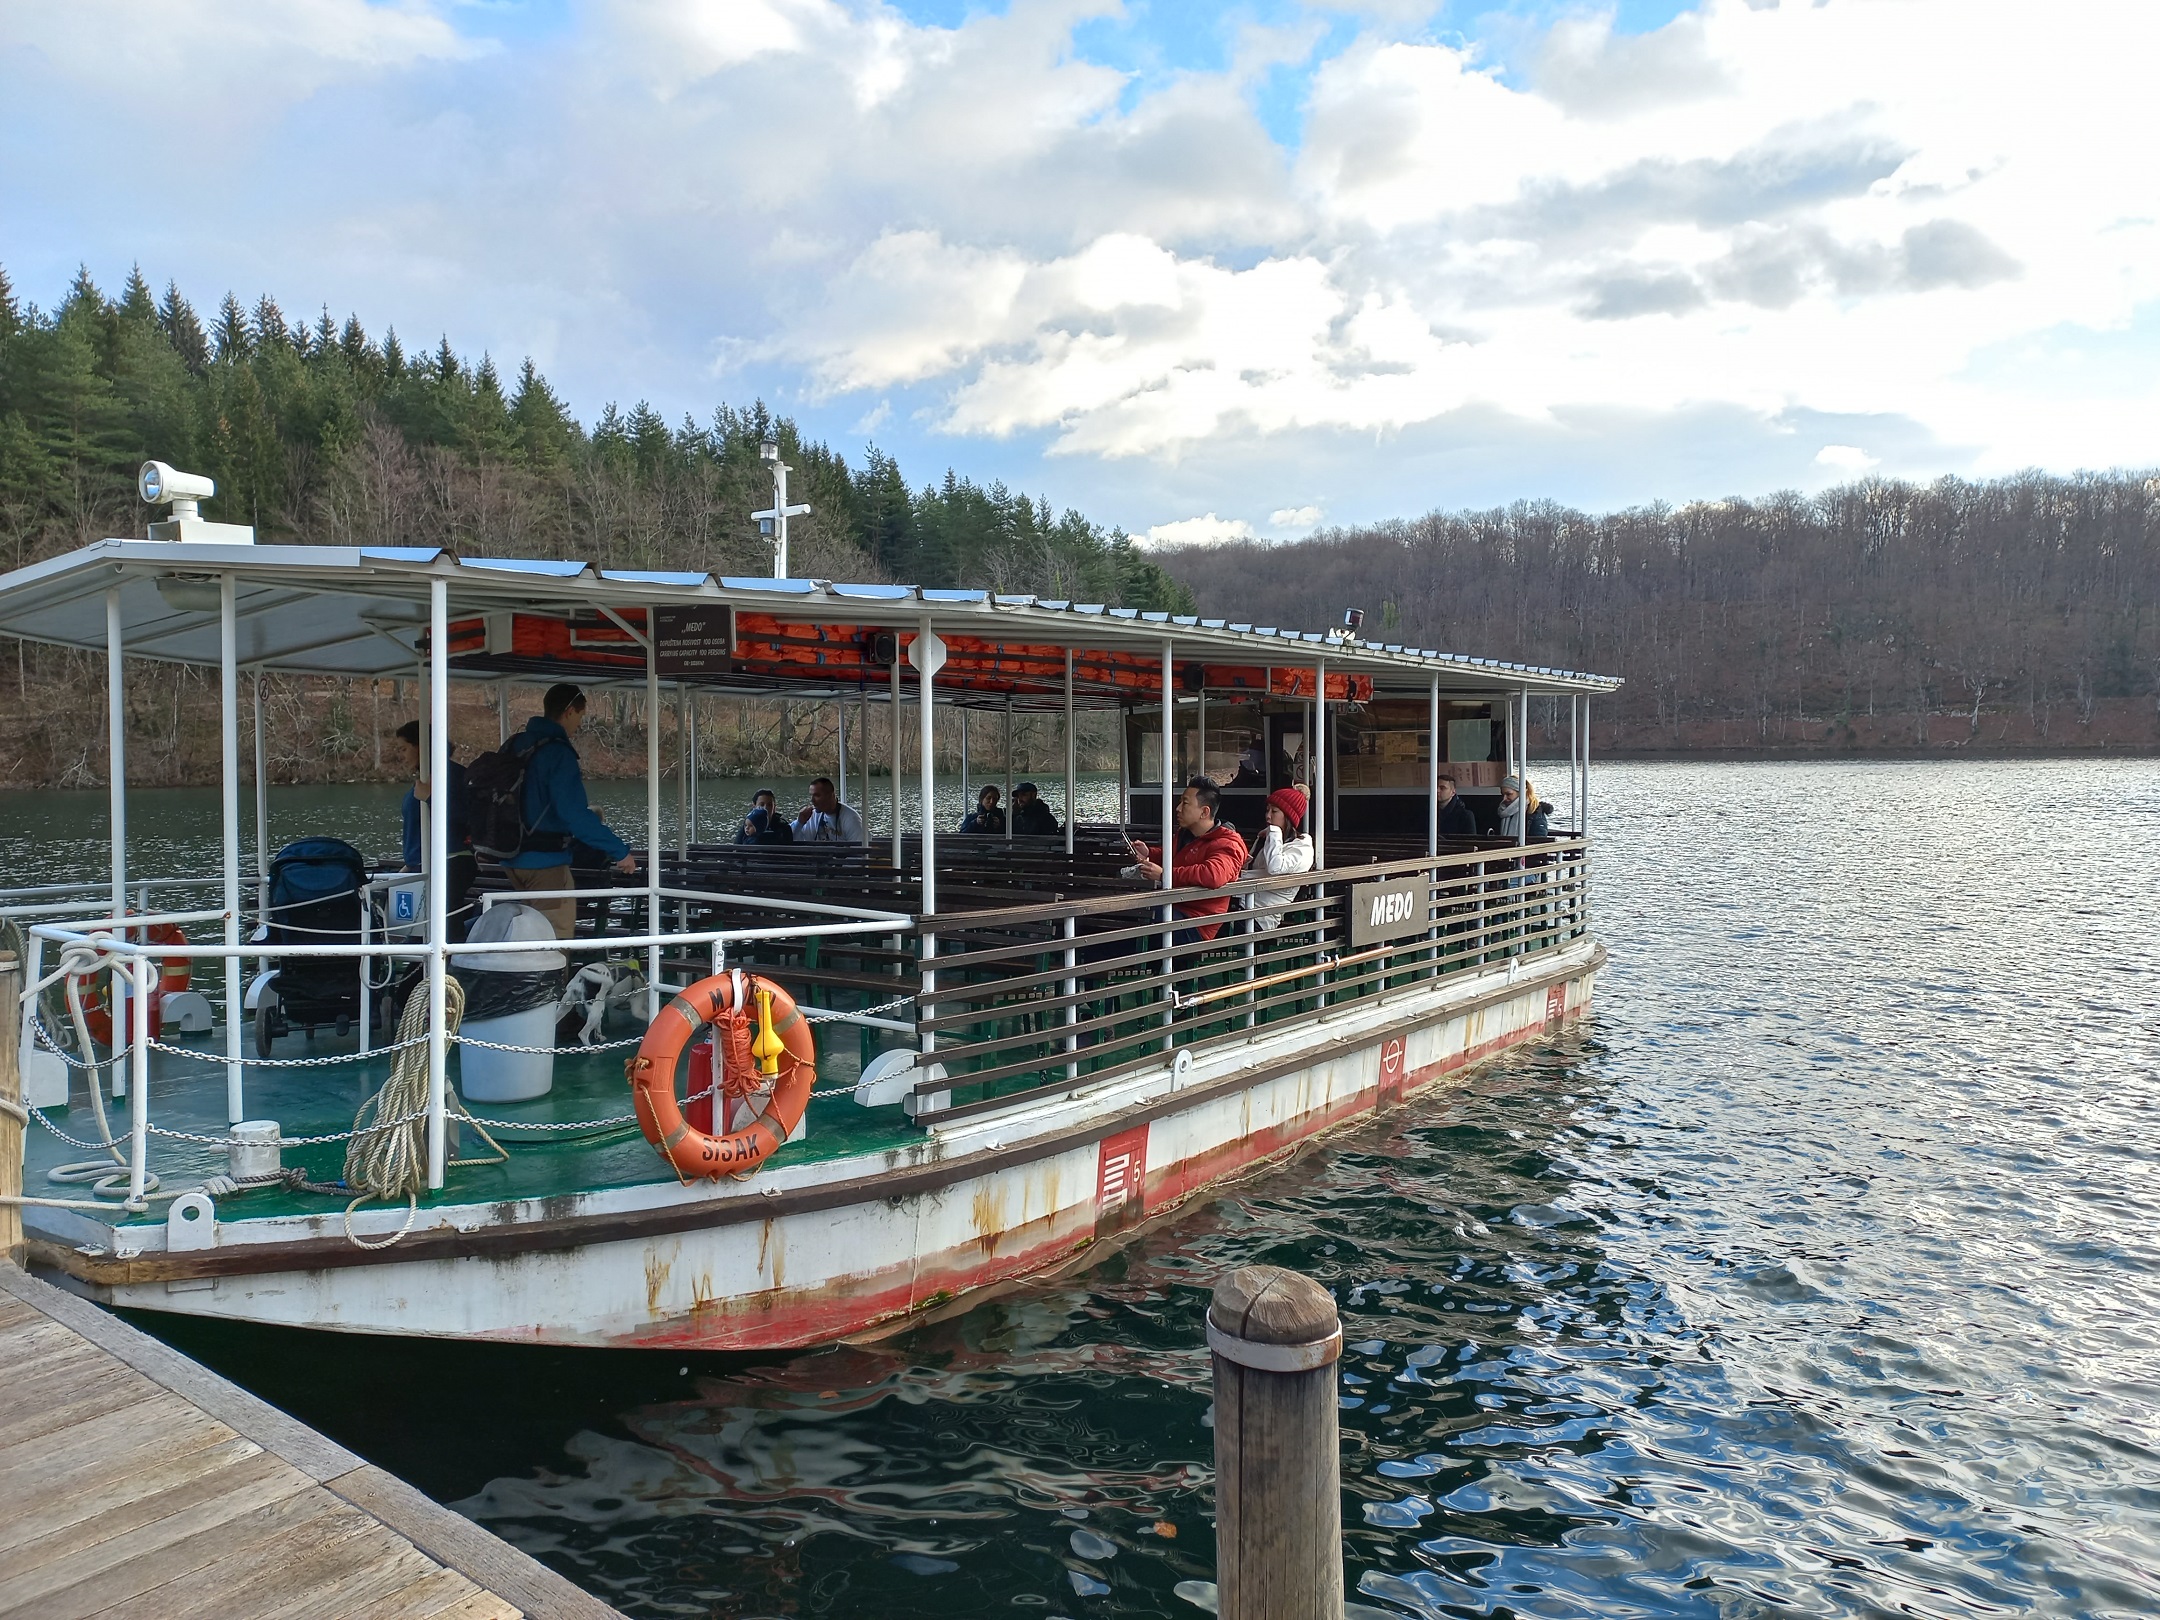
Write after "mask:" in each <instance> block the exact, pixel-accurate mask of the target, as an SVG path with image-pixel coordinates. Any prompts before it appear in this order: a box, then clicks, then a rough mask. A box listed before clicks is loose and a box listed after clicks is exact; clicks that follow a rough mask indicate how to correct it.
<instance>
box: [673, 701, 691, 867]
mask: <svg viewBox="0 0 2160 1620" xmlns="http://www.w3.org/2000/svg"><path fill="white" fill-rule="evenodd" d="M675 753H676V755H677V759H676V766H675V858H676V859H677V860H679V861H688V860H689V859H690V699H689V696H688V693H687V691H686V689H685V688H684V686H683V683H682V682H681V681H677V682H676V683H675Z"/></svg>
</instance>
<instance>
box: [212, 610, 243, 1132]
mask: <svg viewBox="0 0 2160 1620" xmlns="http://www.w3.org/2000/svg"><path fill="white" fill-rule="evenodd" d="M218 754H219V787H220V788H221V790H222V792H221V795H220V802H219V811H220V820H221V827H222V831H223V835H224V846H225V847H224V852H223V853H224V866H225V952H226V954H225V958H224V962H225V1117H226V1120H227V1122H228V1123H230V1124H234V1125H237V1124H239V1123H240V1121H241V1120H243V1119H245V1118H247V1112H246V1109H245V1103H246V1098H245V1095H244V1093H243V1088H242V1085H241V1078H240V1016H241V1013H242V1011H243V1010H244V1009H243V1008H242V1006H241V1000H242V994H243V991H244V990H245V986H244V985H243V983H242V980H243V979H244V978H245V977H246V974H245V973H244V972H243V971H242V968H241V963H240V616H239V611H238V608H237V605H236V602H235V587H234V584H233V577H232V575H230V574H220V575H219V576H218Z"/></svg>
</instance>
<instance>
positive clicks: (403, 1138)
mask: <svg viewBox="0 0 2160 1620" xmlns="http://www.w3.org/2000/svg"><path fill="white" fill-rule="evenodd" d="M427 1004H428V998H427V997H426V996H424V995H422V994H421V993H420V991H419V989H418V988H417V987H416V988H415V989H414V991H413V993H412V994H411V995H409V996H407V997H406V998H405V1012H404V1016H402V1017H401V1018H399V1019H398V1046H399V1048H400V1050H399V1052H398V1055H397V1061H396V1062H394V1063H393V1064H391V1066H390V1078H389V1079H387V1080H385V1081H384V1082H383V1084H382V1089H381V1090H380V1091H378V1092H376V1093H375V1095H374V1096H372V1097H370V1098H368V1100H367V1101H366V1102H364V1103H362V1104H361V1105H360V1111H359V1112H358V1113H357V1114H355V1115H354V1116H353V1138H352V1141H351V1143H350V1144H348V1145H347V1147H346V1149H345V1185H346V1186H348V1187H350V1188H353V1189H354V1190H355V1191H357V1192H358V1193H359V1196H358V1197H357V1198H355V1199H354V1200H353V1201H352V1202H351V1203H349V1204H347V1205H346V1206H345V1236H346V1239H347V1240H348V1241H349V1242H350V1243H351V1244H352V1245H353V1246H354V1247H355V1248H359V1249H387V1248H389V1247H390V1246H391V1245H392V1244H393V1243H396V1242H398V1241H400V1240H401V1239H402V1238H403V1237H404V1236H405V1234H406V1233H407V1232H410V1231H411V1230H412V1229H413V1222H414V1221H415V1220H416V1219H417V1218H418V1217H419V1213H420V1194H421V1191H422V1190H423V1189H424V1188H425V1187H426V1186H427V1173H428V1167H427V1125H426V1119H427V1113H428V1093H429V1089H430V1085H429V1063H428V1057H427V1054H426V1053H424V1052H421V1051H420V1050H418V1047H417V1045H416V1043H415V1037H417V1036H419V1035H421V1034H422V1033H423V1032H424V1031H425V1030H426V1029H427V1016H428V1005H427ZM464 1015H465V989H464V987H463V986H462V985H460V984H459V983H458V982H457V980H456V979H453V978H445V980H444V981H443V1024H444V1032H445V1034H448V1033H449V1032H450V1031H454V1030H455V1029H456V1028H457V1025H458V1020H459V1019H460V1018H462V1017H463V1016H464ZM446 1084H447V1082H446ZM370 1113H373V1115H374V1116H375V1123H374V1124H369V1123H367V1119H368V1115H369V1114H370ZM386 1121H387V1123H386ZM473 1129H474V1130H476V1131H479V1133H480V1136H481V1139H482V1140H483V1141H485V1142H486V1143H487V1145H488V1146H489V1147H491V1148H493V1149H494V1150H495V1156H494V1157H493V1158H492V1159H452V1160H451V1161H450V1163H451V1164H454V1165H463V1164H501V1163H502V1162H503V1161H504V1160H506V1159H508V1158H509V1157H510V1155H509V1154H507V1153H505V1152H504V1151H503V1148H502V1144H501V1143H499V1142H497V1141H496V1140H495V1138H494V1137H492V1136H489V1135H488V1133H487V1130H486V1128H485V1127H484V1126H482V1125H481V1124H480V1123H479V1122H478V1121H477V1120H476V1121H474V1122H473ZM400 1196H402V1197H403V1198H404V1200H405V1224H404V1225H403V1226H401V1227H399V1228H398V1229H397V1231H395V1232H394V1233H392V1234H391V1235H390V1236H389V1237H387V1238H384V1239H383V1240H382V1241H381V1242H380V1243H369V1242H366V1241H365V1240H363V1239H362V1238H361V1237H360V1236H359V1234H358V1233H356V1232H354V1231H353V1224H352V1218H353V1215H354V1214H355V1212H357V1211H358V1210H359V1208H360V1206H361V1205H362V1204H365V1203H367V1202H368V1201H369V1200H370V1199H378V1198H379V1199H386V1200H387V1199H393V1198H397V1197H400Z"/></svg>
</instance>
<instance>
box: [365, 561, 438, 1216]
mask: <svg viewBox="0 0 2160 1620" xmlns="http://www.w3.org/2000/svg"><path fill="white" fill-rule="evenodd" d="M427 698H428V701H427V728H428V732H427V745H428V752H427V773H428V796H429V807H430V809H431V810H433V811H434V813H433V814H431V815H428V816H426V817H424V818H423V820H422V823H421V824H422V826H424V827H425V828H426V829H427V852H426V857H425V859H424V860H423V861H422V863H421V869H422V870H423V871H425V872H426V873H427V879H426V882H427V903H428V930H427V931H428V955H427V995H428V1119H427V1155H428V1187H429V1188H430V1190H433V1189H435V1188H438V1187H440V1186H441V1185H442V1184H443V1173H444V1170H445V1168H446V1161H447V1158H448V1151H449V1149H448V1144H449V1118H448V1108H447V1106H446V1103H447V1093H448V1089H449V1083H448V1076H447V1070H448V1064H449V1055H450V1054H449V1046H450V1043H449V1039H448V1031H446V1030H445V1029H444V1028H443V1022H444V1019H445V1018H446V1017H447V1016H448V1009H447V1006H446V1004H445V997H446V994H447V990H446V986H445V983H444V981H445V979H446V978H447V976H448V974H449V956H448V948H449V943H450V885H449V883H448V882H447V881H446V879H447V877H448V874H449V870H450V814H449V795H450V583H449V581H448V580H446V579H444V578H443V577H442V576H441V575H440V574H437V575H436V576H435V577H434V578H432V579H430V580H429V581H428V694H427ZM362 971H363V972H365V971H366V968H365V965H364V964H363V967H362Z"/></svg>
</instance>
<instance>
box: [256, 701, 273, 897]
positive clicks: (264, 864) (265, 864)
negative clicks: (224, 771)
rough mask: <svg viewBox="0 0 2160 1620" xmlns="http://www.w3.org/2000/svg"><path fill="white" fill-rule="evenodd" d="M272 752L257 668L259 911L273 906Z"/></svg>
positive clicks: (257, 868) (257, 865)
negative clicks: (266, 734)
mask: <svg viewBox="0 0 2160 1620" xmlns="http://www.w3.org/2000/svg"><path fill="white" fill-rule="evenodd" d="M269 754H270V750H269V749H268V748H267V747H266V746H264V743H263V672H262V666H261V665H260V664H258V665H256V666H255V908H256V910H257V911H258V912H260V911H266V910H268V909H269V906H270V765H269Z"/></svg>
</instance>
